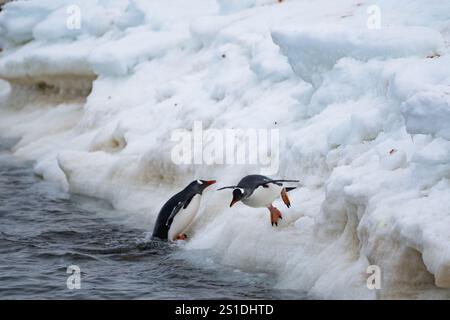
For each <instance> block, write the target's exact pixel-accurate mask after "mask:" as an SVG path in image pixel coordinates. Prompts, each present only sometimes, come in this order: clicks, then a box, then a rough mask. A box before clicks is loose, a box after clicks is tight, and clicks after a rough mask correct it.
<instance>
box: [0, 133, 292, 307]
mask: <svg viewBox="0 0 450 320" xmlns="http://www.w3.org/2000/svg"><path fill="white" fill-rule="evenodd" d="M10 145H11V143H10V142H5V141H0V299H283V298H284V299H289V298H290V299H292V298H299V296H298V293H294V292H289V291H280V290H275V289H273V286H274V279H273V277H272V276H271V275H268V274H261V273H259V274H257V273H246V272H242V271H239V270H233V269H231V268H227V267H223V266H220V265H218V264H217V263H214V262H213V261H212V259H211V258H209V257H208V253H207V252H205V251H189V252H187V250H184V249H182V248H180V247H179V246H177V245H169V244H168V243H163V242H154V241H151V240H148V238H149V234H148V233H146V232H145V230H142V229H134V228H132V227H129V226H127V225H126V224H123V223H121V222H120V220H119V219H117V218H116V219H113V218H109V215H108V213H110V212H111V211H113V209H112V208H111V207H110V206H109V205H108V204H106V203H104V202H102V201H99V200H94V199H91V198H86V197H81V196H75V195H70V194H67V193H65V192H63V191H61V190H59V189H57V188H56V186H54V185H53V184H51V183H49V182H45V181H43V180H42V179H40V178H39V177H37V176H35V175H34V174H33V171H32V165H31V164H30V163H23V162H20V161H19V160H17V159H16V158H14V157H12V156H11V155H10V153H9V152H8V151H7V149H8V148H9V147H10ZM150 227H151V226H149V230H150V229H151V228H150ZM202 261H204V262H205V263H203V262H202ZM72 265H75V266H77V267H79V268H80V271H81V273H80V289H68V287H67V279H68V277H69V276H71V275H72V274H71V273H67V269H68V267H69V266H72ZM71 279H72V278H71ZM70 283H72V282H70Z"/></svg>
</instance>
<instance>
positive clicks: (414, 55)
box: [0, 0, 450, 299]
mask: <svg viewBox="0 0 450 320" xmlns="http://www.w3.org/2000/svg"><path fill="white" fill-rule="evenodd" d="M73 5H75V7H73ZM374 5H375V6H376V7H375V12H378V15H377V14H376V13H375V15H376V17H378V18H379V20H377V21H378V22H379V27H380V28H372V26H373V25H370V24H368V21H371V20H370V19H373V17H374V16H373V15H374V13H373V12H374V11H373V9H374V7H373V6H374ZM77 10H79V13H80V17H81V23H80V25H79V27H80V28H68V27H67V21H68V20H67V19H68V17H70V19H72V18H73V15H74V14H76V13H77V12H78V11H77ZM377 10H378V11H377ZM368 12H369V13H368ZM72 22H73V21H72ZM75 25H76V23H75ZM375 25H376V23H375ZM0 27H1V35H2V36H1V43H2V47H3V52H1V57H0V77H1V78H3V79H6V80H7V81H9V85H7V84H6V83H1V84H0V95H1V99H2V102H1V103H2V105H1V108H0V136H1V137H19V138H20V141H19V142H18V143H17V145H16V146H15V147H14V152H15V154H16V155H17V156H21V157H24V158H28V159H32V160H34V161H36V162H35V163H36V165H35V171H36V173H37V174H39V175H42V176H43V177H44V178H46V179H49V180H52V181H55V183H58V184H59V185H60V186H61V187H62V188H65V189H66V190H68V191H70V192H74V193H82V194H86V195H89V196H94V197H99V198H103V199H106V200H108V201H110V202H111V203H112V204H113V205H114V206H115V207H116V208H118V209H120V210H122V211H123V212H124V213H125V214H124V216H125V217H126V218H127V219H126V221H127V223H133V224H136V225H140V226H142V227H143V228H145V229H148V230H151V226H152V223H153V221H154V219H155V218H156V215H157V213H158V210H159V208H160V207H161V205H162V204H163V203H164V202H165V201H166V200H167V198H168V197H169V195H171V194H173V193H174V192H176V191H177V190H179V189H180V188H182V187H184V185H186V184H187V183H188V182H190V181H191V180H193V179H196V178H202V179H217V180H218V182H219V184H220V185H228V184H235V183H236V182H237V181H238V180H239V178H240V177H242V176H243V175H245V174H248V173H253V172H254V171H249V170H255V168H254V167H248V166H244V165H221V164H215V165H177V164H175V163H174V162H173V161H172V160H171V149H172V148H173V142H172V141H171V139H170V138H171V134H172V132H173V131H174V130H177V129H183V128H184V129H187V130H189V129H191V128H192V127H193V123H194V122H196V121H202V124H203V126H204V128H215V129H226V128H244V129H245V128H255V129H273V128H276V129H279V130H280V134H281V138H282V149H281V152H280V161H279V163H280V168H279V172H278V174H277V175H276V176H277V177H288V178H298V179H300V180H301V181H302V187H301V188H298V189H297V190H295V191H292V192H291V193H290V198H291V202H292V208H290V209H286V208H284V207H282V205H281V203H276V205H277V206H278V207H279V208H280V209H281V208H282V212H283V213H284V219H283V220H282V222H281V224H280V225H279V227H278V228H272V227H271V226H270V223H269V218H268V212H265V211H266V210H258V209H251V208H247V207H244V206H243V205H237V206H235V207H233V208H231V209H230V208H229V207H228V204H229V201H230V198H231V196H230V193H227V192H213V191H210V192H208V193H207V197H206V196H205V197H204V198H205V201H204V203H203V204H202V207H201V213H200V216H199V217H198V219H197V220H196V222H195V223H194V224H193V226H192V228H191V231H190V233H191V237H190V241H189V242H188V243H187V244H186V246H185V247H184V248H185V249H186V250H198V249H208V250H209V251H207V252H209V253H212V254H213V255H214V256H215V258H216V259H217V260H218V261H220V262H222V263H224V264H228V265H232V266H235V267H238V268H242V269H246V270H254V271H266V272H270V273H273V274H274V275H275V276H276V277H277V279H278V286H279V287H280V288H289V289H295V290H299V291H304V292H307V293H308V294H309V295H310V296H311V297H315V298H364V299H374V298H405V297H411V298H450V289H449V288H450V72H449V70H450V51H449V41H450V3H449V2H448V1H439V0H432V1H419V0H416V1H411V0H408V1H406V0H398V1H388V0H380V1H370V2H367V1H363V0H335V1H325V0H318V1H310V0H297V1H296V0H284V1H281V2H279V1H277V0H245V1H235V0H233V1H231V0H220V1H219V0H218V1H212V0H209V1H207V0H205V1H201V0H197V1H182V0H179V1H175V0H170V1H145V0H112V1H110V0H108V1H105V0H70V1H69V0H67V1H66V0H58V1H56V0H52V1H50V0H45V1H43V0H39V1H38V0H31V1H17V2H12V3H8V4H7V5H6V6H5V7H4V10H3V11H2V12H1V13H0ZM369 265H377V266H379V267H380V270H381V272H382V283H381V289H379V290H370V289H368V287H367V285H366V280H367V278H368V276H369V275H370V274H368V273H367V272H366V270H367V267H368V266H369Z"/></svg>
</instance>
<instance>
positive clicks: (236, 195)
mask: <svg viewBox="0 0 450 320" xmlns="http://www.w3.org/2000/svg"><path fill="white" fill-rule="evenodd" d="M242 198H244V189H242V188H236V189H234V190H233V200H231V203H230V208H231V207H232V206H233V204H235V203H236V202H238V201H240V200H242Z"/></svg>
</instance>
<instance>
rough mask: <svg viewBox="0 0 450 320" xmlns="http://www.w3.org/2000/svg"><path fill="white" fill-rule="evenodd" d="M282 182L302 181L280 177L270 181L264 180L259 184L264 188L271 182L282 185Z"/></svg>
mask: <svg viewBox="0 0 450 320" xmlns="http://www.w3.org/2000/svg"><path fill="white" fill-rule="evenodd" d="M281 182H300V180H284V179H280V180H268V181H263V182H261V183H259V184H258V187H259V186H263V187H264V188H267V185H268V184H269V183H274V184H276V185H278V186H282V185H283V184H282V183H281ZM291 190H292V189H291Z"/></svg>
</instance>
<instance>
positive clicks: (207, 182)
mask: <svg viewBox="0 0 450 320" xmlns="http://www.w3.org/2000/svg"><path fill="white" fill-rule="evenodd" d="M214 183H216V180H207V181H206V185H207V186H210V185H212V184H214Z"/></svg>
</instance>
